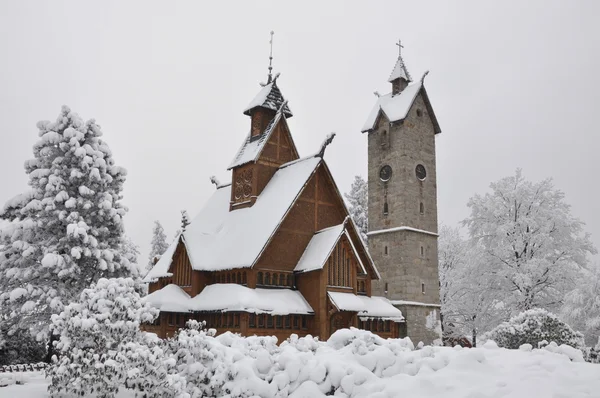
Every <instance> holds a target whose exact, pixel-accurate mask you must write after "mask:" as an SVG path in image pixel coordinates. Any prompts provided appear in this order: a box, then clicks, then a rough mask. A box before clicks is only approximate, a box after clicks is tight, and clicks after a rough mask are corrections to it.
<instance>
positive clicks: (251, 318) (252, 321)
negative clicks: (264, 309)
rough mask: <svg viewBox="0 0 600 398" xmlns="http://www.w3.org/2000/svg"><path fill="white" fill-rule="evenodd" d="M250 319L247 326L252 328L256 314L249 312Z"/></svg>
mask: <svg viewBox="0 0 600 398" xmlns="http://www.w3.org/2000/svg"><path fill="white" fill-rule="evenodd" d="M249 318H250V319H249V320H248V326H250V327H251V328H253V327H254V326H255V325H256V315H254V314H250V317H249Z"/></svg>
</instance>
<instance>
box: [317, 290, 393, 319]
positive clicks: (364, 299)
mask: <svg viewBox="0 0 600 398" xmlns="http://www.w3.org/2000/svg"><path fill="white" fill-rule="evenodd" d="M327 295H328V296H329V300H331V303H332V304H333V305H334V306H335V308H337V309H338V310H339V311H351V312H357V313H358V314H357V315H358V316H359V317H360V318H381V319H386V320H392V321H395V322H402V321H404V316H403V315H402V311H400V310H399V309H398V308H396V307H394V306H393V305H392V303H391V302H390V301H389V300H388V299H386V298H385V297H381V296H371V297H368V296H361V295H355V294H353V293H341V292H327Z"/></svg>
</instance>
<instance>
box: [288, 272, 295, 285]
mask: <svg viewBox="0 0 600 398" xmlns="http://www.w3.org/2000/svg"><path fill="white" fill-rule="evenodd" d="M287 285H288V286H289V287H293V286H294V282H293V280H292V274H288V276H287Z"/></svg>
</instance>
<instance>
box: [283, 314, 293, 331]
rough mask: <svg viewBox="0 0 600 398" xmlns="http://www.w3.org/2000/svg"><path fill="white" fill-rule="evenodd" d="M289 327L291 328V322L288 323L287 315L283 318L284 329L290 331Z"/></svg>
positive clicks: (288, 317)
mask: <svg viewBox="0 0 600 398" xmlns="http://www.w3.org/2000/svg"><path fill="white" fill-rule="evenodd" d="M291 327H292V324H291V322H290V316H289V315H286V316H285V328H286V329H290V328H291Z"/></svg>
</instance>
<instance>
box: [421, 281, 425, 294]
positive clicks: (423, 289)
mask: <svg viewBox="0 0 600 398" xmlns="http://www.w3.org/2000/svg"><path fill="white" fill-rule="evenodd" d="M421 293H423V294H425V283H421Z"/></svg>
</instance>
